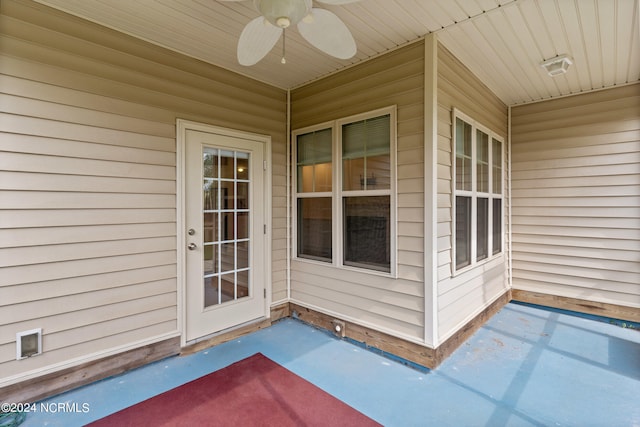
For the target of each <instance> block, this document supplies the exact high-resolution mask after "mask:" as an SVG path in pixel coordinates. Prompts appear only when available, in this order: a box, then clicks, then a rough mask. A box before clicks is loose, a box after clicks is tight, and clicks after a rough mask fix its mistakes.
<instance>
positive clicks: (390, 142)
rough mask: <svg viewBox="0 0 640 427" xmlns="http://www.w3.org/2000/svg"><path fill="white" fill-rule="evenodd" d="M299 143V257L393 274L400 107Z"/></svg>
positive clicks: (306, 133)
mask: <svg viewBox="0 0 640 427" xmlns="http://www.w3.org/2000/svg"><path fill="white" fill-rule="evenodd" d="M294 141H295V150H296V152H295V162H296V179H295V181H296V188H295V198H296V209H297V215H296V221H297V224H296V240H295V241H296V256H297V257H298V258H305V259H311V260H316V261H324V262H327V263H332V264H333V265H336V266H349V267H355V268H365V269H368V270H375V271H382V272H387V273H392V270H393V263H394V260H395V257H394V255H393V254H394V249H395V244H394V235H395V206H394V198H393V197H392V194H394V193H393V190H394V189H395V156H394V153H395V107H391V108H385V109H381V110H376V111H373V112H370V113H365V114H361V115H357V116H352V117H349V118H345V119H340V120H336V121H334V122H331V123H328V124H323V125H318V126H314V127H311V128H306V129H302V130H299V131H296V132H294ZM336 183H337V184H336Z"/></svg>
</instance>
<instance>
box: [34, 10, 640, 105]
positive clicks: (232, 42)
mask: <svg viewBox="0 0 640 427" xmlns="http://www.w3.org/2000/svg"><path fill="white" fill-rule="evenodd" d="M38 1H39V2H40V3H42V4H46V5H48V6H51V7H54V8H56V9H60V10H63V11H65V12H68V13H71V14H73V15H76V16H79V17H82V18H85V19H88V20H91V21H93V22H96V23H99V24H101V25H105V26H107V27H110V28H113V29H115V30H118V31H121V32H123V33H126V34H129V35H132V36H135V37H138V38H140V39H143V40H146V41H149V42H151V43H154V44H157V45H159V46H163V47H166V48H169V49H171V50H174V51H177V52H180V53H183V54H186V55H188V56H191V57H194V58H197V59H200V60H202V61H206V62H208V63H211V64H214V65H217V66H220V67H223V68H226V69H229V70H232V71H235V72H238V73H240V74H243V75H245V76H248V77H251V78H254V79H257V80H260V81H263V82H266V83H269V84H271V85H274V86H277V87H280V88H283V89H289V88H295V87H299V86H301V85H304V84H305V83H308V82H310V81H313V80H316V79H318V78H321V77H323V76H326V75H329V74H331V73H334V72H336V71H339V70H341V69H344V68H346V67H349V66H352V65H354V64H357V63H359V62H362V61H365V60H367V59H369V58H372V57H375V56H378V55H380V54H383V53H385V52H388V51H390V50H393V49H396V48H398V47H400V46H404V45H406V44H408V43H411V42H414V41H416V40H419V39H421V38H422V37H424V36H425V35H426V34H429V33H433V32H435V33H437V36H438V39H439V40H440V42H442V44H443V45H444V46H445V47H446V48H447V49H449V50H450V51H451V52H452V53H453V54H454V55H455V56H456V57H457V58H458V59H460V60H461V61H462V62H463V63H464V64H465V65H466V66H467V67H468V68H469V69H470V70H471V71H472V72H473V73H474V74H475V75H476V76H478V77H479V78H480V80H482V81H483V82H484V83H485V84H486V85H487V86H488V87H489V88H490V89H491V90H492V91H493V92H494V93H495V94H496V95H497V96H498V97H499V98H500V99H501V100H502V101H503V102H504V103H505V104H507V105H516V104H522V103H528V102H533V101H538V100H543V99H550V98H554V97H559V96H564V95H569V94H575V93H581V92H588V91H592V90H597V89H602V88H607V87H613V86H617V85H623V84H627V83H633V82H637V81H638V80H639V79H640V35H639V34H640V32H639V27H638V25H639V24H638V20H639V18H638V17H639V14H640V12H639V10H638V0H579V1H578V0H428V1H427V0H362V1H360V2H358V3H352V4H348V5H343V6H328V5H325V4H321V3H316V4H315V6H316V7H323V8H326V9H329V10H331V11H332V12H334V13H335V14H336V15H338V16H339V17H340V18H341V19H342V20H343V21H344V22H345V24H346V25H347V27H348V28H349V29H350V30H351V32H352V34H353V36H354V38H355V40H356V43H357V45H358V52H357V54H356V55H355V57H353V58H351V59H349V60H338V59H335V58H332V57H330V56H327V55H325V54H323V53H322V52H320V51H318V50H317V49H315V48H313V47H311V46H310V45H309V44H308V43H307V42H306V41H305V40H304V39H302V37H301V36H300V35H299V34H298V32H297V30H295V29H291V30H287V32H286V58H287V63H286V64H281V63H280V58H281V53H282V47H281V44H280V43H278V44H277V45H276V47H275V48H274V49H273V51H272V52H271V53H270V54H268V55H267V57H265V58H264V59H263V60H262V61H261V62H259V63H258V64H256V65H254V66H252V67H244V66H241V65H239V64H238V62H237V59H236V45H237V41H238V37H239V36H240V33H241V32H242V29H243V28H244V26H245V25H246V24H247V23H248V22H249V21H250V20H251V19H253V18H255V17H257V16H258V13H257V12H256V11H255V9H254V7H253V2H252V1H250V0H247V1H242V2H222V1H216V0H135V1H131V0H38ZM561 54H568V55H569V56H570V57H571V58H572V59H573V62H574V64H573V65H572V66H571V67H570V69H569V71H568V72H567V73H566V74H564V75H560V76H556V77H549V76H548V75H547V74H546V72H545V71H544V70H543V69H542V68H541V67H540V66H539V64H540V62H542V61H543V60H546V59H549V58H552V57H555V56H557V55H561Z"/></svg>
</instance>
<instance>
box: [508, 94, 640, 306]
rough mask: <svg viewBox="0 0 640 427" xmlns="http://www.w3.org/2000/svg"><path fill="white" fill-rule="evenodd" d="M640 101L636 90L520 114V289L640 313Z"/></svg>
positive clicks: (516, 143)
mask: <svg viewBox="0 0 640 427" xmlns="http://www.w3.org/2000/svg"><path fill="white" fill-rule="evenodd" d="M639 101H640V85H637V84H636V85H632V86H625V87H621V88H617V89H609V90H604V91H600V92H594V93H591V94H585V95H577V96H574V97H570V98H565V99H559V100H557V101H547V102H544V103H539V104H532V105H529V106H522V107H517V108H514V109H513V134H512V138H513V166H512V168H513V178H512V179H513V198H514V200H513V206H514V209H513V224H514V225H513V240H514V244H513V286H514V288H515V289H521V290H526V291H531V292H539V293H544V294H549V295H557V296H563V297H569V298H577V299H583V300H589V301H595V302H602V303H611V304H619V305H624V306H629V307H640V209H639V208H638V206H640V102H639ZM545 111H546V112H545Z"/></svg>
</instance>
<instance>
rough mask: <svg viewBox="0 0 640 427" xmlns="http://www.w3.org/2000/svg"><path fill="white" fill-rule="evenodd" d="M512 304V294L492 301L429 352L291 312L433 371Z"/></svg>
mask: <svg viewBox="0 0 640 427" xmlns="http://www.w3.org/2000/svg"><path fill="white" fill-rule="evenodd" d="M510 300H511V292H510V291H507V292H505V293H504V294H503V295H502V296H501V297H500V298H498V299H497V300H496V301H494V302H493V303H492V304H491V305H490V306H489V307H487V308H486V309H485V310H483V311H482V312H481V313H480V314H478V315H477V316H476V317H474V318H473V319H472V320H471V321H470V322H468V323H467V324H466V325H465V326H464V327H463V328H461V329H460V330H459V331H458V332H456V333H455V334H454V335H453V336H452V337H450V338H449V339H447V340H446V341H445V342H444V343H442V344H441V345H440V346H439V347H437V348H435V349H434V348H430V347H426V346H423V345H420V344H416V343H412V342H409V341H406V340H403V339H402V338H397V337H394V336H391V335H389V334H385V333H383V332H379V331H376V330H374V329H371V328H367V327H364V326H361V325H358V324H355V323H351V322H347V321H344V320H342V319H336V318H335V317H332V316H329V315H327V314H324V313H320V312H317V311H315V310H312V309H309V308H307V307H304V306H301V305H299V304H294V303H291V308H290V311H291V313H292V315H295V317H296V318H298V319H300V320H302V321H303V322H306V323H309V324H312V325H314V326H317V327H320V328H323V329H327V330H329V331H333V330H334V324H333V323H332V322H334V321H335V320H339V321H341V322H344V324H345V327H344V336H345V337H346V338H349V339H352V340H354V341H357V342H359V343H361V344H363V345H364V346H365V347H373V348H375V349H378V350H382V351H384V352H386V353H390V354H392V355H394V356H398V357H400V358H402V359H405V360H408V361H409V362H412V363H415V364H418V365H421V366H425V367H427V368H429V369H434V368H435V367H437V366H438V365H439V364H440V363H442V361H443V360H445V359H446V358H447V357H449V355H451V353H453V352H454V351H455V349H457V348H458V347H459V346H460V345H461V344H462V343H463V342H464V341H465V340H466V339H467V338H469V337H470V336H471V335H473V334H474V333H475V332H476V331H477V330H478V329H480V327H481V326H482V325H483V324H484V323H485V322H486V321H487V320H488V319H489V318H490V317H491V316H493V315H494V314H495V313H497V312H498V311H499V310H500V309H501V308H502V307H504V305H505V304H507V303H508V302H509V301H510Z"/></svg>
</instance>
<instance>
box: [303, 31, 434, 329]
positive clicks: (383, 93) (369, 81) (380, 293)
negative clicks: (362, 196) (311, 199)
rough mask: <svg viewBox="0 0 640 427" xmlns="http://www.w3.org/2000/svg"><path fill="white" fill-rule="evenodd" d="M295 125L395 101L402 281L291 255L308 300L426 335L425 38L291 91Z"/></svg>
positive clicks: (381, 325)
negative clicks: (296, 258) (298, 259)
mask: <svg viewBox="0 0 640 427" xmlns="http://www.w3.org/2000/svg"><path fill="white" fill-rule="evenodd" d="M291 99H292V107H291V114H292V129H298V128H302V127H306V126H310V125H314V124H318V123H322V122H326V121H329V120H335V119H339V118H342V117H347V116H350V115H353V114H358V113H363V112H367V111H371V110H375V109H377V108H382V107H387V106H390V105H396V106H397V119H398V122H397V137H398V139H397V153H396V154H397V189H398V194H397V217H396V223H397V234H398V236H397V248H396V250H397V276H398V278H397V279H393V278H389V277H383V276H380V275H376V274H368V273H363V272H358V271H353V270H348V269H336V268H334V267H331V266H325V265H321V264H318V263H311V262H305V261H297V260H294V261H293V262H292V266H291V296H292V298H293V299H294V300H295V301H296V302H299V303H301V304H303V305H308V306H312V307H314V308H316V309H318V310H320V311H324V312H328V313H330V314H333V315H336V316H342V317H344V318H347V319H349V320H351V321H353V322H356V323H360V324H363V325H365V326H370V327H372V328H376V329H378V330H383V331H385V332H389V333H392V334H394V335H397V336H402V337H406V338H409V339H411V340H414V341H415V340H420V341H421V340H423V339H424V283H423V282H424V225H423V222H424V161H423V159H424V148H423V145H424V43H415V44H412V45H410V46H407V47H405V48H402V49H399V50H397V51H395V52H392V53H389V54H387V55H384V56H382V57H379V58H377V59H374V60H371V61H368V62H366V63H364V64H361V65H358V66H355V67H353V68H350V69H348V70H345V71H342V72H340V73H337V74H335V75H333V76H331V77H328V78H325V79H322V80H319V81H317V82H314V83H312V84H309V85H307V86H304V87H301V88H298V89H296V90H294V91H292V93H291Z"/></svg>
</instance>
